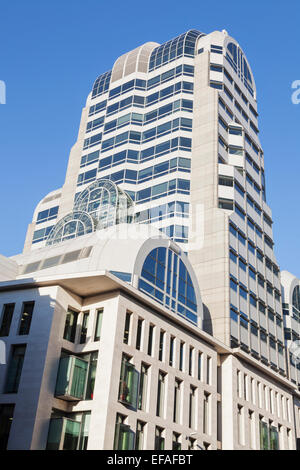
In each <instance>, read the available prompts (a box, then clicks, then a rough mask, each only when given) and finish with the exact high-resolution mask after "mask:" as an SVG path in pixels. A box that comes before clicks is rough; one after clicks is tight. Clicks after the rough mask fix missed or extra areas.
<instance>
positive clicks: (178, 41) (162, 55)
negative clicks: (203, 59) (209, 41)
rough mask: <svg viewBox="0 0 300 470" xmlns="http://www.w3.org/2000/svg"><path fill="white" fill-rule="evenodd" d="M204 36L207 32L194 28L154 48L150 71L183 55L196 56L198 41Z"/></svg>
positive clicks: (150, 60)
mask: <svg viewBox="0 0 300 470" xmlns="http://www.w3.org/2000/svg"><path fill="white" fill-rule="evenodd" d="M202 36H205V34H204V33H200V31H197V30H195V29H192V30H190V31H187V32H186V33H183V34H181V35H180V36H178V37H177V38H174V39H171V41H168V42H166V43H164V44H162V45H161V46H158V47H156V48H155V49H153V51H152V53H151V56H150V59H149V72H151V71H152V70H155V69H157V68H158V67H161V66H162V65H164V64H168V63H169V62H172V61H173V60H175V59H178V58H179V57H182V56H185V57H195V53H196V51H195V46H196V41H197V39H198V38H200V37H202Z"/></svg>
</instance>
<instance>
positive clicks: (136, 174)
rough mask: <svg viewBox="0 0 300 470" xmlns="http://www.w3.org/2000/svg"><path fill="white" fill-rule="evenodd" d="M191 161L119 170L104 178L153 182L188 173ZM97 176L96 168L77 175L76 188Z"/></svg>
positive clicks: (175, 160)
mask: <svg viewBox="0 0 300 470" xmlns="http://www.w3.org/2000/svg"><path fill="white" fill-rule="evenodd" d="M190 168H191V160H190V159H188V158H182V157H178V158H172V159H171V160H168V161H166V162H163V163H158V164H157V165H154V166H150V167H148V168H144V169H143V170H140V171H137V170H120V171H118V172H116V173H113V174H111V175H108V176H105V178H107V179H110V180H111V181H114V182H115V183H117V184H118V183H120V182H125V183H131V184H132V183H134V184H139V183H143V182H145V181H149V180H153V179H155V178H159V177H160V176H163V175H167V174H170V173H173V172H174V171H177V170H178V171H183V172H187V173H189V172H190ZM96 175H97V168H94V169H93V170H89V171H87V172H85V173H80V174H79V175H78V180H77V186H79V185H81V184H85V183H87V182H88V181H93V179H95V178H96Z"/></svg>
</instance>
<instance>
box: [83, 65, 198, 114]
mask: <svg viewBox="0 0 300 470" xmlns="http://www.w3.org/2000/svg"><path fill="white" fill-rule="evenodd" d="M193 74H194V67H192V66H190V65H186V64H185V65H183V66H182V65H180V66H178V67H176V68H175V69H172V70H169V71H167V72H165V73H164V74H162V75H158V76H157V77H154V78H153V79H150V80H148V82H147V80H142V79H138V78H136V79H133V80H130V81H129V82H126V83H123V85H120V86H118V87H116V88H113V89H112V90H110V92H109V96H108V99H109V100H110V99H113V98H116V97H118V96H121V95H123V94H125V93H128V92H129V91H131V90H141V91H146V90H150V89H151V88H154V87H156V86H159V85H161V84H163V83H166V82H168V81H169V80H173V79H174V78H176V77H179V76H184V75H187V76H193ZM149 82H150V83H149ZM105 91H107V89H106V90H105ZM101 94H102V93H98V94H97V95H94V96H92V99H94V98H96V97H97V96H99V95H101ZM147 101H148V98H146V102H147ZM148 102H149V101H148ZM102 106H103V105H102ZM98 109H99V107H98ZM94 110H95V108H93V109H91V110H90V112H92V113H93V112H94Z"/></svg>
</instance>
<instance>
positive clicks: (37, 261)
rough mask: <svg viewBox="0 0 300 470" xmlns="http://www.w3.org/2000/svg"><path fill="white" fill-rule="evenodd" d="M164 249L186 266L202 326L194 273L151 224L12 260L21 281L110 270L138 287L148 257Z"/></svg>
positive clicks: (111, 231) (97, 234) (87, 237)
mask: <svg viewBox="0 0 300 470" xmlns="http://www.w3.org/2000/svg"><path fill="white" fill-rule="evenodd" d="M161 247H165V248H169V249H171V250H172V251H173V252H174V253H176V254H177V255H178V256H179V257H180V259H181V260H182V262H183V263H184V265H185V266H186V269H187V271H188V273H189V274H190V277H191V279H192V282H193V286H194V290H195V293H196V299H197V315H198V317H199V321H198V325H199V326H201V321H202V313H203V307H202V301H201V295H200V289H199V285H198V282H197V278H196V275H195V273H194V270H193V268H192V266H191V264H190V262H189V260H188V258H187V256H186V255H185V254H184V253H183V252H182V250H181V248H180V247H179V246H178V245H177V244H176V243H174V242H172V241H171V240H170V239H169V238H168V237H167V236H166V235H164V234H163V233H162V232H161V231H159V230H158V229H157V228H155V227H153V226H152V225H148V224H120V225H115V226H112V227H109V228H107V229H104V230H101V231H99V232H93V233H91V234H87V235H84V236H82V237H78V238H76V239H71V240H66V241H64V242H62V243H60V244H58V245H51V246H47V247H43V248H39V249H37V250H33V251H31V252H29V253H26V254H21V255H18V256H16V257H14V258H13V260H14V261H15V262H16V263H17V264H18V266H19V275H18V277H17V278H18V279H22V278H36V277H38V278H39V279H43V278H44V277H45V278H47V277H49V276H60V275H67V274H72V273H74V272H76V273H78V274H84V273H86V274H87V273H89V274H91V273H95V274H96V273H99V272H107V271H109V272H110V273H112V274H114V275H115V276H117V277H119V278H121V279H122V280H126V281H127V282H129V283H131V284H132V285H133V286H134V287H136V288H138V283H139V278H140V276H141V272H142V268H143V264H144V261H145V259H146V257H147V256H148V255H149V253H150V252H151V251H152V250H154V249H155V248H161Z"/></svg>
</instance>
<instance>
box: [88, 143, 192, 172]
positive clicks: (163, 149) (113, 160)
mask: <svg viewBox="0 0 300 470" xmlns="http://www.w3.org/2000/svg"><path fill="white" fill-rule="evenodd" d="M191 147H192V140H191V139H188V138H186V137H179V138H178V137H177V138H175V139H172V140H168V141H166V142H162V143H161V144H158V145H155V146H153V147H148V148H147V149H144V150H141V151H138V150H132V149H126V150H122V151H121V152H117V153H115V154H114V155H111V156H109V157H105V158H101V159H100V160H99V156H100V151H99V150H97V151H95V152H91V153H89V154H87V155H84V156H83V157H82V158H81V167H84V166H87V165H90V164H92V163H95V162H96V161H98V160H99V170H104V169H107V168H109V167H113V166H116V165H119V164H120V163H124V162H127V161H128V162H131V163H140V162H145V161H147V160H151V159H153V158H157V157H159V156H163V155H166V154H168V153H170V152H172V151H175V150H184V151H188V152H190V151H191Z"/></svg>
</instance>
